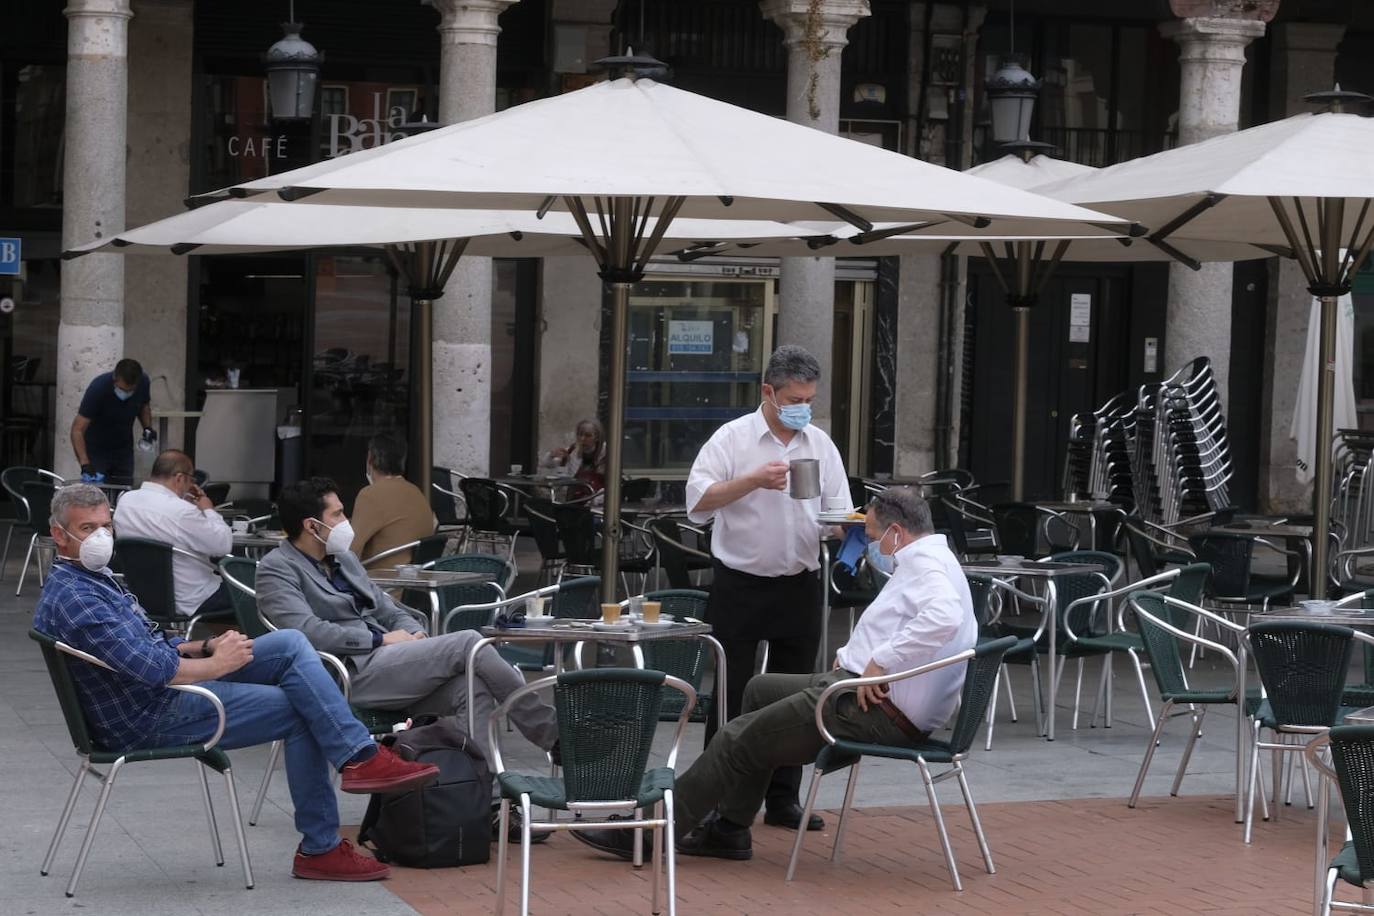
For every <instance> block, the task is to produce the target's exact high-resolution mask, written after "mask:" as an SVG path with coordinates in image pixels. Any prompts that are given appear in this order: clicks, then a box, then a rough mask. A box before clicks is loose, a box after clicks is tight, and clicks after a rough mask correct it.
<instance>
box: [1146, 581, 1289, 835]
mask: <svg viewBox="0 0 1374 916" xmlns="http://www.w3.org/2000/svg"><path fill="white" fill-rule="evenodd" d="M1127 603H1128V605H1129V606H1130V609H1131V611H1132V612H1133V613H1134V614H1135V619H1136V628H1137V630H1138V632H1139V634H1140V637H1141V641H1142V643H1143V645H1144V648H1145V655H1146V657H1147V658H1148V659H1149V661H1150V673H1151V674H1152V675H1154V679H1155V686H1156V687H1158V689H1159V696H1160V699H1161V700H1162V701H1163V704H1164V705H1163V706H1161V707H1160V710H1159V715H1158V716H1156V717H1155V727H1154V730H1153V732H1152V733H1151V734H1150V740H1149V742H1148V743H1147V744H1146V746H1145V759H1144V760H1142V761H1141V763H1140V771H1139V773H1137V774H1136V778H1135V787H1134V788H1133V789H1132V790H1131V797H1130V800H1129V801H1128V802H1127V805H1128V806H1129V807H1131V808H1134V807H1135V806H1136V802H1137V801H1138V800H1139V799H1140V791H1141V788H1142V787H1143V786H1144V785H1145V774H1146V773H1148V772H1149V770H1150V763H1151V761H1153V760H1154V755H1155V748H1156V747H1157V746H1158V745H1159V738H1160V735H1161V734H1163V732H1164V725H1165V723H1166V722H1168V721H1169V719H1170V718H1171V717H1172V716H1171V713H1172V712H1173V708H1174V707H1175V706H1187V707H1189V708H1190V709H1191V710H1192V718H1193V728H1192V731H1191V732H1190V733H1189V735H1188V743H1187V745H1186V746H1185V747H1184V749H1183V757H1182V759H1181V760H1180V761H1179V764H1178V771H1177V772H1176V773H1175V774H1174V781H1173V785H1172V786H1171V787H1170V789H1169V794H1170V795H1175V796H1176V795H1178V788H1179V785H1180V784H1181V783H1182V782H1183V774H1184V772H1185V771H1186V770H1187V769H1188V760H1189V758H1190V757H1191V756H1192V753H1193V746H1194V745H1195V744H1196V743H1197V739H1198V736H1199V735H1201V734H1202V719H1203V717H1204V716H1205V715H1206V714H1207V709H1208V707H1209V706H1221V705H1233V706H1237V707H1238V708H1237V710H1236V712H1237V714H1238V715H1250V714H1252V713H1253V712H1254V710H1255V709H1256V708H1257V707H1258V706H1259V688H1258V687H1253V688H1252V687H1246V688H1245V700H1244V702H1243V704H1242V702H1241V701H1240V700H1239V699H1238V698H1239V696H1240V689H1241V685H1242V684H1244V668H1243V667H1242V666H1241V664H1240V661H1239V660H1238V659H1237V658H1236V655H1235V653H1234V652H1232V651H1231V650H1230V649H1228V648H1226V647H1225V646H1222V645H1220V644H1219V643H1215V642H1212V641H1210V640H1207V639H1204V638H1203V637H1201V636H1199V635H1197V632H1196V630H1195V628H1194V627H1193V626H1192V624H1193V621H1194V620H1204V621H1207V622H1209V623H1216V624H1217V625H1218V626H1219V627H1221V628H1223V629H1225V630H1229V631H1230V632H1232V633H1235V634H1236V635H1237V637H1239V636H1240V635H1241V634H1242V633H1243V632H1244V628H1243V627H1241V626H1240V625H1239V624H1236V623H1233V622H1232V621H1229V620H1227V619H1225V618H1224V617H1220V616H1218V615H1216V614H1213V613H1212V612H1211V611H1208V610H1206V609H1204V608H1201V607H1198V606H1197V605H1195V604H1192V603H1190V602H1186V601H1180V600H1179V599H1177V598H1171V597H1169V596H1167V595H1163V594H1161V593H1159V592H1151V591H1140V592H1133V593H1132V594H1131V595H1130V597H1129V599H1128V601H1127ZM1184 644H1187V645H1190V646H1192V645H1202V646H1205V647H1206V648H1209V649H1212V648H1215V649H1216V650H1217V651H1218V652H1219V653H1220V655H1221V657H1222V658H1224V659H1226V660H1227V661H1228V662H1230V664H1231V668H1232V671H1233V672H1234V678H1235V679H1234V681H1233V682H1232V684H1231V685H1230V686H1227V687H1219V688H1211V689H1193V688H1192V687H1190V686H1189V684H1188V673H1187V670H1186V669H1185V668H1184V665H1183V651H1182V646H1183V645H1184ZM1249 752H1250V749H1249V748H1248V747H1247V748H1238V749H1237V751H1236V753H1237V756H1238V758H1239V759H1241V760H1247V759H1248V754H1249ZM1242 755H1246V756H1242ZM1239 789H1240V787H1239V786H1237V791H1238V792H1239ZM1239 805H1240V798H1239V795H1238V796H1237V808H1238V811H1239ZM1266 816H1267V815H1266Z"/></svg>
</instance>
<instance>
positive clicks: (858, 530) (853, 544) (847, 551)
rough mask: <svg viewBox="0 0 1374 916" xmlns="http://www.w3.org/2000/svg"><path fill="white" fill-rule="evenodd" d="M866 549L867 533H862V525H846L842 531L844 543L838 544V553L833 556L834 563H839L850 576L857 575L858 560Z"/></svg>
mask: <svg viewBox="0 0 1374 916" xmlns="http://www.w3.org/2000/svg"><path fill="white" fill-rule="evenodd" d="M867 549H868V533H867V532H866V531H864V527H863V525H846V526H845V529H844V542H843V543H841V544H840V549H839V551H837V552H836V554H835V562H837V563H839V564H840V565H841V566H843V567H844V568H845V569H847V570H849V572H850V574H851V575H853V574H857V573H858V571H859V558H860V557H862V556H863V555H864V552H865V551H867Z"/></svg>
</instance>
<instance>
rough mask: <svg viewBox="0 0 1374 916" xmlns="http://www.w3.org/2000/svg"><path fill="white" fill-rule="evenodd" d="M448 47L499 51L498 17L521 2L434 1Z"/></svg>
mask: <svg viewBox="0 0 1374 916" xmlns="http://www.w3.org/2000/svg"><path fill="white" fill-rule="evenodd" d="M433 2H434V8H435V9H436V10H438V11H439V33H440V34H441V35H442V36H443V38H444V41H445V43H450V42H451V43H454V44H466V45H490V46H491V47H496V36H498V35H500V34H501V27H500V26H499V25H497V24H496V20H497V17H499V16H500V15H501V14H502V13H504V12H505V11H506V9H507V8H508V7H510V6H512V5H513V4H515V3H518V2H519V0H433Z"/></svg>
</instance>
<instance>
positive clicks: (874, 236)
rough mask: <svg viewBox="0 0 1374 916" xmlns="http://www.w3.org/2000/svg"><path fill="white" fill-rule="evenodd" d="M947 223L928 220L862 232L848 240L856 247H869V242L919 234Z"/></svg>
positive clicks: (940, 220) (939, 220)
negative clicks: (912, 233) (908, 234)
mask: <svg viewBox="0 0 1374 916" xmlns="http://www.w3.org/2000/svg"><path fill="white" fill-rule="evenodd" d="M944 222H945V221H944V220H942V219H933V220H927V221H925V222H923V223H907V224H906V225H904V226H892V227H889V228H887V229H874V230H873V231H872V232H860V233H858V234H857V235H851V236H850V237H849V239H848V241H850V242H851V243H853V244H855V245H867V244H868V243H869V242H878V241H882V240H883V239H890V238H892V237H893V236H896V235H906V234H907V233H908V232H919V231H920V230H922V229H929V228H930V227H931V226H939V225H940V224H942V223H944Z"/></svg>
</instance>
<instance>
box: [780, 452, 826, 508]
mask: <svg viewBox="0 0 1374 916" xmlns="http://www.w3.org/2000/svg"><path fill="white" fill-rule="evenodd" d="M787 484H788V488H787V492H788V494H789V495H790V496H791V497H792V498H793V499H815V498H816V497H817V496H820V495H821V462H820V459H819V458H794V459H793V460H792V461H790V462H788V465H787Z"/></svg>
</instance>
